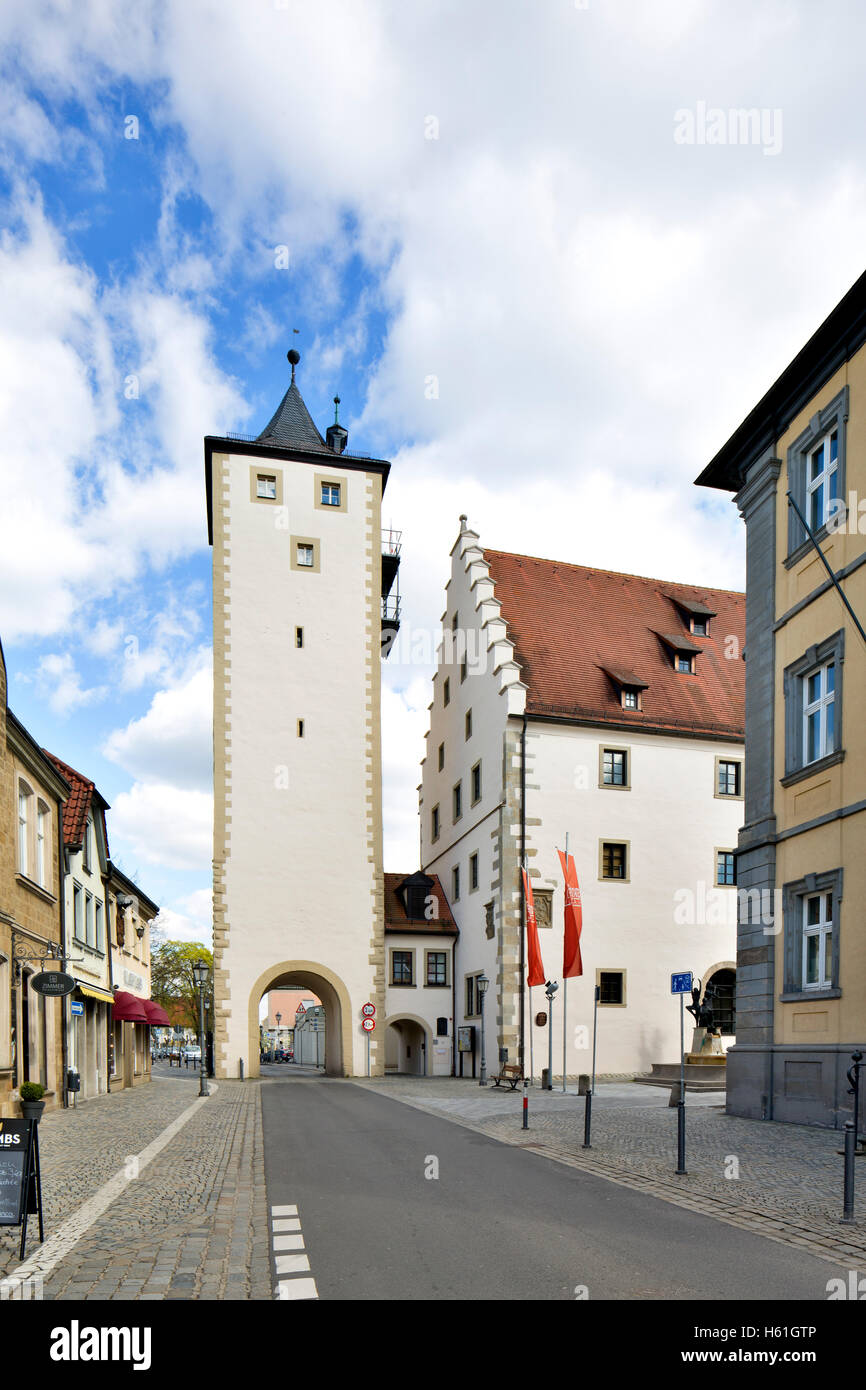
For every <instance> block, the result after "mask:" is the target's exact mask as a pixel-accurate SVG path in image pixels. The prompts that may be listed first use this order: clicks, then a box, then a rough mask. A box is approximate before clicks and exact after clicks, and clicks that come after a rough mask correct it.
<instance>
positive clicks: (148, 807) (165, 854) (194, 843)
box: [108, 782, 213, 876]
mask: <svg viewBox="0 0 866 1390" xmlns="http://www.w3.org/2000/svg"><path fill="white" fill-rule="evenodd" d="M108 834H109V840H111V841H113V840H114V839H119V840H123V841H124V842H125V844H127V845H128V846H129V847H130V850H131V853H132V856H133V857H134V858H136V859H138V860H141V861H142V862H144V863H146V864H158V865H162V866H164V867H167V868H170V869H194V870H196V871H197V872H199V873H201V874H202V875H203V876H206V875H208V874H209V870H210V863H211V860H212V858H213V799H212V797H211V796H210V795H209V794H208V793H207V792H202V791H194V790H190V789H185V788H180V787H176V786H173V785H171V784H170V783H160V782H147V783H140V782H137V783H135V784H134V785H133V787H132V788H131V789H130V791H128V792H121V793H120V795H119V796H116V797H115V798H114V801H113V803H112V807H111V810H110V812H109V813H108Z"/></svg>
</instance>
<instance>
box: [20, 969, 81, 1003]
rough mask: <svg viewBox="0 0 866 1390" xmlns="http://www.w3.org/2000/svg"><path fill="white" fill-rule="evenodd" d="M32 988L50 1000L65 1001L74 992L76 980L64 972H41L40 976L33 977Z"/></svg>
mask: <svg viewBox="0 0 866 1390" xmlns="http://www.w3.org/2000/svg"><path fill="white" fill-rule="evenodd" d="M30 987H31V989H35V990H36V993H37V994H45V995H47V996H48V998H49V999H63V998H65V997H66V995H67V994H71V993H72V991H73V990H74V988H75V980H74V979H73V977H72V976H71V975H66V974H65V973H64V972H63V971H62V970H40V971H39V974H38V975H31V977H30Z"/></svg>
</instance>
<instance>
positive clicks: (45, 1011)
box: [0, 646, 70, 1118]
mask: <svg viewBox="0 0 866 1390" xmlns="http://www.w3.org/2000/svg"><path fill="white" fill-rule="evenodd" d="M69 794H70V788H69V785H68V783H67V782H66V781H65V780H64V779H63V778H62V777H61V775H60V773H59V772H58V771H57V769H56V768H55V766H54V765H53V763H52V762H51V761H50V760H49V759H48V758H47V757H46V756H45V754H44V753H43V751H42V749H41V748H40V747H39V745H38V744H37V743H36V742H35V740H34V739H33V738H32V737H31V735H30V734H29V733H28V732H27V730H26V729H25V728H24V726H23V725H22V724H21V723H20V722H19V721H18V720H17V719H16V718H15V716H14V714H13V713H12V711H11V710H10V709H9V707H8V704H7V685H6V665H5V660H4V657H3V649H2V646H0V1116H2V1117H4V1118H12V1117H14V1116H16V1115H18V1114H20V1111H19V1108H18V1087H19V1086H20V1085H21V1083H22V1082H24V1081H31V1082H38V1083H39V1084H41V1085H42V1086H44V1087H45V1088H46V1095H45V1097H44V1099H45V1102H46V1106H47V1108H48V1109H54V1108H56V1107H58V1106H60V1105H62V1104H63V1099H64V1089H65V1041H64V1027H63V1009H64V1002H63V1000H61V999H56V998H55V999H51V998H45V997H43V996H42V995H41V994H38V993H37V992H36V990H34V989H33V987H32V981H33V979H34V977H35V976H36V975H37V974H38V973H39V972H40V971H42V970H57V969H60V968H61V966H62V964H63V955H64V948H63V925H64V910H63V897H64V848H63V807H64V804H65V802H66V800H67V798H68V797H69Z"/></svg>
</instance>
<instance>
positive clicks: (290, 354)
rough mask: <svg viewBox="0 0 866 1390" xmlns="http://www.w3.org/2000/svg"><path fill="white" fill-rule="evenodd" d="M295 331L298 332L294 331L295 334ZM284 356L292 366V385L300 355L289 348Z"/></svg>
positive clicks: (294, 349)
mask: <svg viewBox="0 0 866 1390" xmlns="http://www.w3.org/2000/svg"><path fill="white" fill-rule="evenodd" d="M297 331H298V330H297V329H295V332H296V333H297ZM286 356H287V357H288V359H289V362H290V363H291V366H292V383H293V384H294V380H295V367H296V365H297V364H298V362H300V360H301V354H300V353H299V352H298V350H297V348H289V350H288V352H287V353H286Z"/></svg>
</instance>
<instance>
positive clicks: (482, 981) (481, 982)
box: [475, 975, 490, 1086]
mask: <svg viewBox="0 0 866 1390" xmlns="http://www.w3.org/2000/svg"><path fill="white" fill-rule="evenodd" d="M489 984H490V981H489V980H488V978H487V976H486V975H479V976H478V979H477V980H476V981H475V988H476V989H477V990H478V993H479V995H480V996H481V1076H480V1078H479V1081H478V1085H479V1086H486V1085H487V1053H486V1051H485V1048H484V996H485V994H486V993H487V986H488V985H489Z"/></svg>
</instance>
